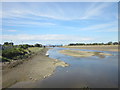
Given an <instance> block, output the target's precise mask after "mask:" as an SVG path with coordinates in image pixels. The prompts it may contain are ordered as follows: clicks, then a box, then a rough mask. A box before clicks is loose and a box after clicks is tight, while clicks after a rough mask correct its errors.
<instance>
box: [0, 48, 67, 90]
mask: <svg viewBox="0 0 120 90" xmlns="http://www.w3.org/2000/svg"><path fill="white" fill-rule="evenodd" d="M46 51H47V49H45V50H43V51H41V52H39V53H38V54H37V55H35V56H34V57H32V58H31V59H30V60H28V61H24V63H23V64H20V65H18V66H16V67H14V68H12V69H9V68H5V69H4V70H3V74H2V76H3V77H2V78H3V81H2V83H3V88H6V87H10V86H11V85H13V84H15V83H17V82H21V81H28V82H29V81H37V80H42V79H44V78H46V77H48V76H50V75H51V74H53V72H54V70H55V68H56V67H57V66H63V67H64V66H68V64H66V63H65V62H62V61H59V60H54V59H50V58H49V57H47V56H45V53H46ZM18 88H19V87H18Z"/></svg>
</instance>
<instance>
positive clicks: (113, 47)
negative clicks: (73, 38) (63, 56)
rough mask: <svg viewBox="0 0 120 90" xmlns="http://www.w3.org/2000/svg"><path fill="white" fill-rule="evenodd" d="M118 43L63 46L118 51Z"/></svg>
mask: <svg viewBox="0 0 120 90" xmlns="http://www.w3.org/2000/svg"><path fill="white" fill-rule="evenodd" d="M118 47H120V46H118V45H84V46H64V48H75V49H89V50H100V51H114V52H118V51H119V49H118Z"/></svg>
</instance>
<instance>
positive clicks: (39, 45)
mask: <svg viewBox="0 0 120 90" xmlns="http://www.w3.org/2000/svg"><path fill="white" fill-rule="evenodd" d="M34 46H35V47H42V44H38V43H36V44H35V45H34Z"/></svg>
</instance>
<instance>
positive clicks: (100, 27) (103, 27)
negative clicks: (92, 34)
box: [80, 22, 118, 32]
mask: <svg viewBox="0 0 120 90" xmlns="http://www.w3.org/2000/svg"><path fill="white" fill-rule="evenodd" d="M117 27H118V24H117V22H109V23H103V24H97V25H92V26H87V27H85V28H81V29H80V30H83V31H97V32H101V31H107V32H111V31H115V32H116V31H117V30H118V29H117Z"/></svg>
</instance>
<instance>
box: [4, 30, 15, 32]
mask: <svg viewBox="0 0 120 90" xmlns="http://www.w3.org/2000/svg"><path fill="white" fill-rule="evenodd" d="M6 31H8V32H17V30H6Z"/></svg>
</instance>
